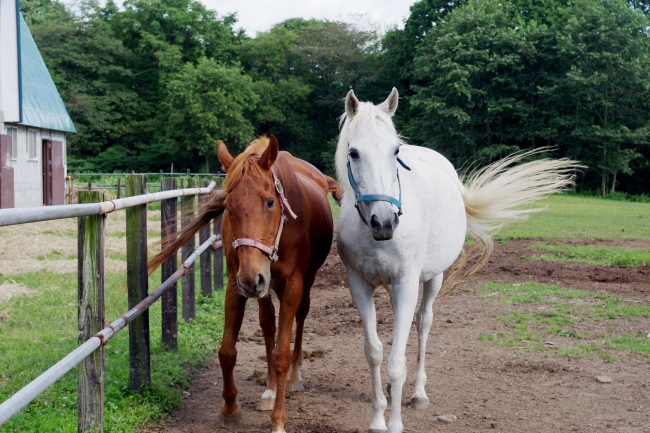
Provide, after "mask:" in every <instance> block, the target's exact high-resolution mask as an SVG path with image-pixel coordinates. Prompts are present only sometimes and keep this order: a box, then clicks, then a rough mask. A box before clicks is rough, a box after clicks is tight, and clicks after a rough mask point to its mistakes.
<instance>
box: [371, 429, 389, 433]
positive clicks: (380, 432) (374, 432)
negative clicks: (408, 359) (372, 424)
mask: <svg viewBox="0 0 650 433" xmlns="http://www.w3.org/2000/svg"><path fill="white" fill-rule="evenodd" d="M387 431H388V429H386V430H379V429H376V428H369V429H368V433H386V432H387Z"/></svg>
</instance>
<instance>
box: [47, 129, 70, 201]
mask: <svg viewBox="0 0 650 433" xmlns="http://www.w3.org/2000/svg"><path fill="white" fill-rule="evenodd" d="M43 204H44V205H46V206H50V205H57V204H65V167H64V166H63V142H62V141H56V140H43Z"/></svg>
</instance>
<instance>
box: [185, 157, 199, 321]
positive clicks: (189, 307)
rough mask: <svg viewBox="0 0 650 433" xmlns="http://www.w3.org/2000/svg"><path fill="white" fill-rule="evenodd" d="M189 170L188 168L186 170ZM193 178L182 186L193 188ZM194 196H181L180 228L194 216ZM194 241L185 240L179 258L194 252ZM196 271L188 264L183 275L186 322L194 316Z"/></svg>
mask: <svg viewBox="0 0 650 433" xmlns="http://www.w3.org/2000/svg"><path fill="white" fill-rule="evenodd" d="M188 171H189V170H188ZM193 187H194V180H193V179H192V178H191V177H188V178H187V179H185V180H184V181H183V188H193ZM194 198H195V196H193V195H184V196H183V197H181V229H182V228H185V227H187V225H188V224H189V223H190V221H192V218H194ZM194 246H195V241H194V237H192V239H190V240H189V241H187V243H186V244H185V245H183V248H181V259H182V260H183V261H185V260H187V258H188V257H189V256H190V255H191V254H192V253H193V252H194ZM195 275H196V271H195V267H194V264H192V266H190V268H189V269H188V271H187V274H185V275H183V280H182V281H183V283H182V288H183V319H184V320H185V321H186V322H191V321H193V320H194V318H195V317H196V279H195Z"/></svg>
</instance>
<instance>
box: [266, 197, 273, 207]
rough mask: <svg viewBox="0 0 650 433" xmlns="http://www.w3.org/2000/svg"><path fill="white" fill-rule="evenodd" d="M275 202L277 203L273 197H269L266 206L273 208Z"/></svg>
mask: <svg viewBox="0 0 650 433" xmlns="http://www.w3.org/2000/svg"><path fill="white" fill-rule="evenodd" d="M274 204H275V200H274V199H272V198H270V199H268V200H267V201H266V207H267V208H269V209H271V208H272V207H273V205H274Z"/></svg>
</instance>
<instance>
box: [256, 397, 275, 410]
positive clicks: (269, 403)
mask: <svg viewBox="0 0 650 433" xmlns="http://www.w3.org/2000/svg"><path fill="white" fill-rule="evenodd" d="M273 406H275V398H273V397H265V398H262V400H261V401H260V405H259V406H258V407H257V410H261V411H269V410H273Z"/></svg>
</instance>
